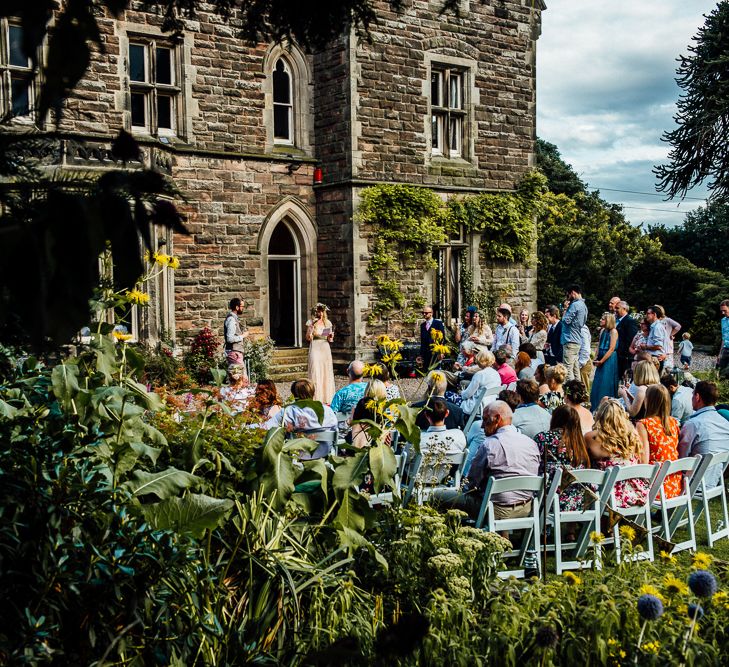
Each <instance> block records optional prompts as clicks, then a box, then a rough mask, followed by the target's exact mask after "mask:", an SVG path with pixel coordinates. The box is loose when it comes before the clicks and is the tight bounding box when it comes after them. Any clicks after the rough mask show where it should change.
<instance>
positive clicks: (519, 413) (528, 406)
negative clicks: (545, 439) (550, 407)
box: [512, 378, 550, 438]
mask: <svg viewBox="0 0 729 667" xmlns="http://www.w3.org/2000/svg"><path fill="white" fill-rule="evenodd" d="M516 393H517V394H519V397H520V399H521V403H520V404H519V405H518V406H517V407H516V409H515V410H514V418H513V420H512V424H514V427H515V428H516V429H517V430H518V431H519V432H520V433H523V434H524V435H527V436H529V437H530V438H533V437H534V436H535V435H536V434H537V433H541V432H542V431H546V430H548V429H549V421H550V414H549V412H547V411H546V410H545V409H544V408H543V407H542V406H541V405H539V403H538V401H539V385H538V384H537V381H536V380H534V379H533V378H532V379H529V380H519V382H517V383H516Z"/></svg>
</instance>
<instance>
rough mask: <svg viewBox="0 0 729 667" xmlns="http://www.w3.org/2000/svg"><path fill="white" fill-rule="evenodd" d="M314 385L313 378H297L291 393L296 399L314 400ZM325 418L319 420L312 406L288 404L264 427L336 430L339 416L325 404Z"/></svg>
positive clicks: (297, 429) (290, 429) (295, 429)
mask: <svg viewBox="0 0 729 667" xmlns="http://www.w3.org/2000/svg"><path fill="white" fill-rule="evenodd" d="M314 391H315V390H314V385H313V384H312V382H311V380H308V379H307V380H296V381H294V382H293V383H292V384H291V394H292V396H293V397H294V398H295V399H296V400H299V401H300V400H313V399H314ZM323 407H324V418H323V419H322V421H321V422H320V421H319V418H318V417H317V416H316V413H315V412H314V410H312V409H311V408H301V407H299V406H298V405H287V406H286V407H285V408H284V409H283V410H279V411H278V412H276V413H275V414H274V415H271V417H269V419H267V420H266V421H265V422H264V424H263V426H262V428H265V429H266V430H270V429H272V428H276V427H277V426H283V427H284V428H285V429H286V430H287V431H312V430H327V431H334V430H336V428H337V417H336V415H335V414H334V412H333V411H332V409H331V408H330V407H329V406H328V405H324V406H323Z"/></svg>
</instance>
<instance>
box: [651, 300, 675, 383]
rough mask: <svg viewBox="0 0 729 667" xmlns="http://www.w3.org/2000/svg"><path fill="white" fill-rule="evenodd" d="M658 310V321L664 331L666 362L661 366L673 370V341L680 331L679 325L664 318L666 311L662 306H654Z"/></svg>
mask: <svg viewBox="0 0 729 667" xmlns="http://www.w3.org/2000/svg"><path fill="white" fill-rule="evenodd" d="M656 308H657V309H658V321H659V322H660V323H661V324H662V325H663V328H664V329H665V330H666V348H665V352H666V360H665V363H664V364H663V368H667V369H671V368H673V339H674V338H675V337H676V334H677V333H678V332H679V331H680V330H681V325H680V324H679V323H678V322H676V320H672V319H671V318H670V317H667V316H666V309H665V308H664V307H663V306H656Z"/></svg>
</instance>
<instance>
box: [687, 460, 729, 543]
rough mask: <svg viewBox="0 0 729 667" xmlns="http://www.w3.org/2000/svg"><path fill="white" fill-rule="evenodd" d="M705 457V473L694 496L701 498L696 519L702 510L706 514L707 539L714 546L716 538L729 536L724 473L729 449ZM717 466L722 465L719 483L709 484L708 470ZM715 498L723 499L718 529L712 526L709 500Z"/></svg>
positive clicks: (695, 515)
mask: <svg viewBox="0 0 729 667" xmlns="http://www.w3.org/2000/svg"><path fill="white" fill-rule="evenodd" d="M704 458H706V459H707V463H706V468H705V474H704V475H702V477H701V480H700V481H699V483H698V484H697V485H696V489H697V492H696V493H695V494H694V497H695V498H696V499H697V500H699V501H700V502H701V504H700V505H699V508H698V510H697V512H696V513H695V514H694V521H696V520H697V519H698V518H699V517H700V516H701V513H702V512H704V513H705V514H706V540H707V542H708V544H709V546H710V547H713V546H714V542H716V540H720V539H721V538H723V537H729V511H727V493H726V481H725V480H724V473H725V472H726V469H727V467H729V451H725V452H715V453H713V454H704ZM715 466H721V474H720V476H719V484H717V485H716V486H707V485H706V477H707V475H706V472H708V470H710V469H711V468H714V467H715ZM692 481H693V480H692ZM714 498H720V499H721V520H720V521H719V523H718V524H717V529H716V530H714V529H713V528H712V525H711V514H710V513H709V502H710V501H711V500H713V499H714Z"/></svg>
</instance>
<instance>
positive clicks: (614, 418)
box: [585, 399, 648, 507]
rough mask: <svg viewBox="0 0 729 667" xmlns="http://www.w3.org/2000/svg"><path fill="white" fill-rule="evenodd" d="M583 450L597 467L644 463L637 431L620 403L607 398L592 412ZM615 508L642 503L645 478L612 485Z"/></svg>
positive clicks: (644, 491) (646, 487)
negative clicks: (585, 448) (593, 416)
mask: <svg viewBox="0 0 729 667" xmlns="http://www.w3.org/2000/svg"><path fill="white" fill-rule="evenodd" d="M585 442H586V444H587V452H588V454H589V455H590V460H591V461H592V464H593V465H594V466H595V467H596V468H597V469H598V470H606V469H608V468H610V467H612V466H627V465H635V464H637V463H648V456H647V452H646V451H645V450H644V449H643V447H642V445H641V443H640V440H639V439H638V434H637V433H636V432H635V429H634V428H633V425H632V424H631V423H630V420H629V419H628V417H627V416H626V414H625V410H624V409H623V406H622V405H620V403H619V402H618V401H616V400H614V399H609V400H607V401H604V402H603V403H601V404H600V406H599V407H598V408H597V411H596V412H595V428H594V429H593V430H592V431H590V432H589V433H588V434H587V435H586V436H585ZM614 493H615V499H616V501H617V505H618V507H633V506H636V505H645V503H646V501H647V500H648V480H645V479H628V480H625V481H624V482H617V483H616V484H615V491H614Z"/></svg>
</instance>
